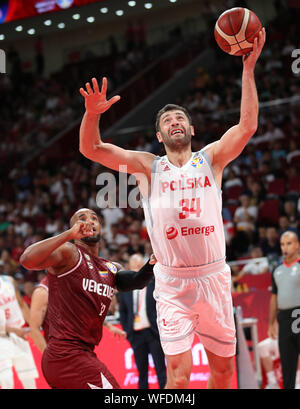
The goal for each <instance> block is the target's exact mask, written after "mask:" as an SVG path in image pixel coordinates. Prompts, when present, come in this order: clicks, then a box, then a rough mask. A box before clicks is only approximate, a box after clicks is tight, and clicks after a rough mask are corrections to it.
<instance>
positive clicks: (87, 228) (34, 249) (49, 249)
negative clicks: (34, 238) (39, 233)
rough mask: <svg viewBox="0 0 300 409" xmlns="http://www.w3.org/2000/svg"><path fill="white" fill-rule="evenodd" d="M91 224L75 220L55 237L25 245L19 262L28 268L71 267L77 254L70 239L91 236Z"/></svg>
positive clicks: (77, 256) (75, 260)
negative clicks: (67, 228) (68, 227)
mask: <svg viewBox="0 0 300 409" xmlns="http://www.w3.org/2000/svg"><path fill="white" fill-rule="evenodd" d="M93 234H94V233H93V229H92V226H91V225H90V224H89V223H87V222H85V221H77V222H76V223H75V224H74V225H73V226H72V227H71V228H70V229H69V230H67V231H65V232H63V233H61V234H58V235H57V236H55V237H50V238H49V239H45V240H41V241H39V242H37V243H34V244H32V245H31V246H29V247H27V248H26V250H25V251H24V253H23V254H22V256H21V257H20V263H21V264H22V266H24V267H25V268H27V269H30V270H43V269H45V268H49V267H52V269H54V270H55V269H62V268H66V270H68V269H69V268H72V267H73V266H74V264H76V262H77V260H78V258H79V255H78V252H77V250H76V249H75V246H74V245H73V244H71V243H69V241H70V240H76V239H81V238H82V237H88V236H93Z"/></svg>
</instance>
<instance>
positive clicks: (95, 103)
mask: <svg viewBox="0 0 300 409" xmlns="http://www.w3.org/2000/svg"><path fill="white" fill-rule="evenodd" d="M92 84H93V88H94V89H93V88H92V86H91V84H90V83H89V82H87V83H86V84H85V87H86V90H84V89H83V88H80V90H79V92H80V94H81V95H82V96H83V97H84V99H85V109H86V111H87V112H88V113H89V114H94V115H99V114H103V112H105V111H107V110H108V109H109V108H110V107H111V106H112V104H114V103H115V102H117V101H119V99H120V98H121V97H120V96H119V95H115V96H114V97H112V98H110V99H109V100H108V101H107V99H106V91H107V78H105V77H104V78H103V80H102V88H101V92H100V91H99V86H98V82H97V80H96V78H92Z"/></svg>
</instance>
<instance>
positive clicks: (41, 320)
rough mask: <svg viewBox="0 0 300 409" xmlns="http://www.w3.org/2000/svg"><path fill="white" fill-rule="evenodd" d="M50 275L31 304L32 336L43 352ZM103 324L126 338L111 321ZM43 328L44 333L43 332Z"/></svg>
mask: <svg viewBox="0 0 300 409" xmlns="http://www.w3.org/2000/svg"><path fill="white" fill-rule="evenodd" d="M48 293H49V290H48V276H46V277H44V278H43V279H42V280H41V281H40V282H39V283H38V285H37V286H36V288H35V289H34V291H33V294H32V297H31V305H30V320H29V324H30V336H31V338H32V340H33V342H34V343H35V345H36V346H37V347H38V349H39V350H40V351H41V352H42V353H43V352H44V350H45V349H46V346H47V342H48V338H49V322H48V317H47V310H48ZM103 325H104V326H105V327H107V329H108V330H109V331H110V332H112V333H113V334H114V336H118V337H119V338H126V336H127V334H126V332H125V331H123V330H121V329H119V328H118V327H116V326H114V325H112V324H111V323H110V322H107V321H104V322H103ZM41 328H43V333H42V332H41Z"/></svg>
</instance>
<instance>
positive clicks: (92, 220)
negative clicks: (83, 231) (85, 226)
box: [70, 208, 101, 243]
mask: <svg viewBox="0 0 300 409" xmlns="http://www.w3.org/2000/svg"><path fill="white" fill-rule="evenodd" d="M79 220H82V221H85V222H87V223H89V224H91V225H92V228H93V232H94V235H93V236H90V237H84V238H82V239H81V240H82V241H83V242H84V243H98V242H99V241H100V238H101V236H100V230H101V225H100V220H99V217H98V216H97V214H96V213H95V212H94V210H91V209H86V208H82V209H79V210H77V212H75V213H74V214H73V216H72V217H71V219H70V226H71V227H72V226H73V225H74V223H76V222H77V221H79Z"/></svg>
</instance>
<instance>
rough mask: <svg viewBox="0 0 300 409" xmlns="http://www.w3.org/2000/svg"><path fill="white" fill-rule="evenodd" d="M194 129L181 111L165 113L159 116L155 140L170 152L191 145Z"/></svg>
mask: <svg viewBox="0 0 300 409" xmlns="http://www.w3.org/2000/svg"><path fill="white" fill-rule="evenodd" d="M192 136H194V127H193V126H191V125H190V123H189V120H188V118H187V117H186V115H185V114H184V113H183V112H182V111H167V112H166V113H164V114H163V115H162V116H161V119H160V122H159V131H158V132H157V138H158V140H159V142H162V143H163V144H164V145H165V147H166V148H168V149H169V150H171V151H176V150H181V149H182V148H184V147H187V146H189V145H190V144H191V140H192Z"/></svg>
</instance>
